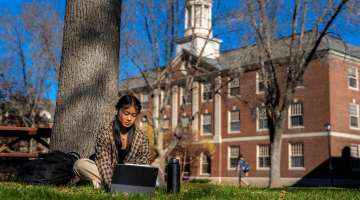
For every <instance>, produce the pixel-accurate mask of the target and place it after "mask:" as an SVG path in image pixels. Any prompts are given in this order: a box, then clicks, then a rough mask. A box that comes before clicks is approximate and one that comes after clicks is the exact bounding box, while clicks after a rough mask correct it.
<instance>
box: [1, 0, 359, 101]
mask: <svg viewBox="0 0 360 200" xmlns="http://www.w3.org/2000/svg"><path fill="white" fill-rule="evenodd" d="M29 1H32V0H0V6H7V7H9V8H10V11H11V12H12V13H17V12H19V11H20V7H21V5H22V4H23V2H29ZM55 1H56V2H57V5H58V8H59V10H60V12H61V15H62V18H63V17H64V14H65V0H55ZM342 37H343V39H344V40H345V42H348V43H350V44H353V45H356V46H360V35H357V36H346V35H342ZM56 95H57V87H56V86H54V87H53V88H51V90H50V91H49V92H48V94H47V96H46V97H45V98H49V99H56Z"/></svg>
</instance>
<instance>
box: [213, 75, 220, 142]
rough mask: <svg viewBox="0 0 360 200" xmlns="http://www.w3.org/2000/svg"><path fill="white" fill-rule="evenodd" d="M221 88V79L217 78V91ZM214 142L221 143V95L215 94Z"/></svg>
mask: <svg viewBox="0 0 360 200" xmlns="http://www.w3.org/2000/svg"><path fill="white" fill-rule="evenodd" d="M220 87H221V77H220V76H218V77H216V78H215V91H216V90H217V89H219V88H220ZM214 123H215V124H214V129H215V130H214V140H219V142H221V95H220V94H219V93H218V94H215V98H214Z"/></svg>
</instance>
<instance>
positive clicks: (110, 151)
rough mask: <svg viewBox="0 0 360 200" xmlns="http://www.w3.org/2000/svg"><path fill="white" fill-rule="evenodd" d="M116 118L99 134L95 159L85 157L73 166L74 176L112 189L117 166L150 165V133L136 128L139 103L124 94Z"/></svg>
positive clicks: (98, 186) (134, 98)
mask: <svg viewBox="0 0 360 200" xmlns="http://www.w3.org/2000/svg"><path fill="white" fill-rule="evenodd" d="M115 107H116V110H117V115H116V116H115V119H114V121H113V122H111V123H110V124H108V125H106V126H105V127H103V128H101V129H100V131H99V132H98V135H97V139H96V145H95V155H96V156H95V160H94V161H93V160H90V159H88V158H82V159H79V160H78V161H76V163H75V164H74V172H75V174H76V175H77V176H78V177H79V178H80V179H81V180H82V181H84V182H87V181H92V182H93V184H94V188H96V189H99V188H100V184H103V185H105V187H106V188H107V189H108V190H110V184H111V178H112V174H113V170H114V165H115V164H117V163H119V164H123V163H132V164H141V165H149V164H150V145H149V138H148V136H147V134H146V133H145V132H144V131H143V130H141V129H140V128H138V127H137V126H136V125H135V120H136V117H137V116H138V114H139V113H140V111H141V104H140V102H139V100H138V99H137V98H136V97H134V96H132V95H125V96H123V97H121V98H120V100H119V102H118V103H117V104H116V106H115Z"/></svg>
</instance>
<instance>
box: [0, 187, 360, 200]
mask: <svg viewBox="0 0 360 200" xmlns="http://www.w3.org/2000/svg"><path fill="white" fill-rule="evenodd" d="M122 198H128V199H360V190H359V189H344V188H327V187H324V188H322V187H310V188H309V187H283V188H277V189H270V188H267V187H252V188H251V189H247V188H246V187H238V186H232V185H211V184H204V185H198V184H196V185H182V186H181V192H180V193H178V194H168V193H166V187H158V188H156V192H155V195H154V197H150V196H148V195H141V194H136V195H126V194H118V195H111V194H110V193H107V192H105V191H104V190H94V189H93V188H92V186H90V185H88V186H80V187H75V186H73V187H53V186H31V185H26V184H20V183H0V199H4V200H8V199H31V200H33V199H34V200H35V199H53V200H56V199H122Z"/></svg>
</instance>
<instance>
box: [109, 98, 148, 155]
mask: <svg viewBox="0 0 360 200" xmlns="http://www.w3.org/2000/svg"><path fill="white" fill-rule="evenodd" d="M132 106H133V107H134V108H135V109H137V111H138V113H140V112H141V108H142V106H141V103H140V101H139V100H138V99H137V98H136V97H134V96H132V95H124V96H122V97H121V98H120V99H119V101H118V102H117V104H116V105H115V108H116V115H115V120H114V123H113V134H114V139H115V145H116V147H117V148H118V149H120V148H121V138H120V128H121V126H122V125H121V123H120V121H119V118H118V114H119V110H121V109H123V108H127V107H132Z"/></svg>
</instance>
